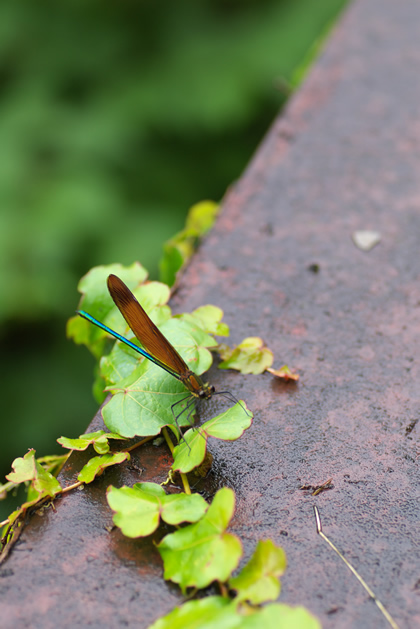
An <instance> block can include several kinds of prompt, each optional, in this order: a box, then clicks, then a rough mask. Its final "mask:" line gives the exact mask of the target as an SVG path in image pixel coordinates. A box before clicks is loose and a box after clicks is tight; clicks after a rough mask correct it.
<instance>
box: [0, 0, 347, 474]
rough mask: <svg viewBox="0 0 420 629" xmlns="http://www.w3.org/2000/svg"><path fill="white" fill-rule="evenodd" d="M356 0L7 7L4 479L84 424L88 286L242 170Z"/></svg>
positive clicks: (0, 179)
mask: <svg viewBox="0 0 420 629" xmlns="http://www.w3.org/2000/svg"><path fill="white" fill-rule="evenodd" d="M344 4H345V0H316V1H314V0H259V2H255V1H251V0H202V1H201V2H193V1H191V0H177V1H176V2H173V1H166V2H165V1H159V0H154V1H149V0H143V1H142V0H137V1H134V0H126V1H125V2H111V1H110V0H61V1H60V2H56V1H55V0H38V1H37V2H34V1H33V0H20V1H19V2H3V3H1V4H0V326H1V327H0V344H1V368H2V385H3V404H2V414H1V427H2V433H1V434H2V438H1V441H0V461H1V465H0V468H1V469H0V472H1V474H2V477H3V475H4V474H5V473H7V472H8V471H9V470H10V463H11V461H12V459H13V458H14V457H16V456H20V455H23V454H24V453H25V451H26V450H27V448H28V447H35V448H36V449H37V451H38V454H39V455H42V454H46V453H51V452H54V451H59V448H58V446H57V444H55V439H56V438H57V437H58V436H60V435H66V436H71V437H75V436H77V435H79V434H80V433H81V432H83V431H84V429H85V428H86V426H87V425H88V423H89V421H90V419H91V416H92V415H93V413H94V412H95V411H96V404H95V402H94V401H93V397H92V395H91V390H90V387H91V383H92V367H93V359H92V358H91V357H90V356H89V355H88V354H87V352H86V350H84V349H82V348H80V347H75V346H73V345H72V344H71V343H70V342H68V341H67V340H66V338H65V323H66V320H67V318H68V317H70V316H72V314H73V313H74V310H75V308H76V306H77V302H78V295H77V292H76V286H77V282H78V280H79V278H80V277H81V276H82V275H83V274H84V273H86V272H87V271H88V270H89V268H90V267H92V266H94V265H97V264H107V263H111V262H122V263H124V264H128V263H131V262H132V261H134V260H139V261H140V262H141V263H142V264H143V265H144V266H146V268H148V269H149V270H150V271H151V275H152V277H155V278H156V277H157V268H158V261H159V258H160V255H161V247H162V243H163V242H164V241H165V240H166V239H168V238H169V237H170V236H172V235H173V234H174V233H175V232H176V231H178V230H180V229H181V228H182V226H183V223H184V219H185V215H186V212H187V210H188V208H189V207H190V206H191V205H193V204H194V203H196V202H197V201H200V200H201V199H206V198H209V199H214V200H219V199H220V198H221V197H222V196H223V194H224V192H225V190H226V188H227V187H228V186H229V184H230V183H231V182H232V181H233V180H234V179H236V178H238V177H239V176H240V174H241V171H242V170H243V169H244V167H245V165H246V163H247V161H248V160H249V159H250V157H251V155H252V154H253V152H254V151H255V148H256V146H257V144H258V143H259V142H260V141H261V139H262V137H263V135H264V133H265V132H266V130H267V129H268V127H269V125H270V123H271V121H272V120H273V118H274V117H275V115H276V114H277V112H278V110H279V109H280V107H281V106H282V105H283V103H284V102H285V100H286V97H287V96H288V94H289V93H290V91H292V90H293V89H294V87H295V86H296V83H297V82H298V78H299V79H300V77H301V76H302V75H303V70H304V69H306V67H307V66H308V60H309V58H310V57H311V54H312V52H313V51H314V50H315V49H316V48H317V42H319V40H320V39H322V38H323V37H324V36H325V34H326V32H327V30H328V28H329V26H330V25H331V23H332V21H333V20H334V19H335V18H336V16H337V14H338V12H339V11H340V9H341V8H342V7H343V5H344Z"/></svg>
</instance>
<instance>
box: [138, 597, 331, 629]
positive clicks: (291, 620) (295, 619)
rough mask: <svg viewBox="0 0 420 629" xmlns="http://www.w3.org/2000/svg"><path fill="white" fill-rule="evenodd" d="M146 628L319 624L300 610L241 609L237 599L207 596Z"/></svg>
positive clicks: (283, 628) (316, 627)
mask: <svg viewBox="0 0 420 629" xmlns="http://www.w3.org/2000/svg"><path fill="white" fill-rule="evenodd" d="M149 629H321V624H320V623H319V621H318V620H317V619H316V618H315V617H314V616H312V614H310V613H309V612H308V611H307V610H306V609H304V608H303V607H289V606H288V605H283V604H280V603H274V604H270V605H267V606H265V607H264V608H263V609H258V608H257V609H255V608H254V609H253V608H251V607H249V606H247V607H244V608H241V607H240V606H238V604H237V601H236V600H234V601H230V600H229V599H228V598H225V597H223V596H207V597H206V598H202V599H201V600H198V601H188V602H187V603H184V605H181V606H179V607H175V609H173V610H172V611H171V612H170V613H169V614H168V615H167V616H164V617H163V618H159V619H158V620H156V622H154V623H153V624H152V625H150V627H149Z"/></svg>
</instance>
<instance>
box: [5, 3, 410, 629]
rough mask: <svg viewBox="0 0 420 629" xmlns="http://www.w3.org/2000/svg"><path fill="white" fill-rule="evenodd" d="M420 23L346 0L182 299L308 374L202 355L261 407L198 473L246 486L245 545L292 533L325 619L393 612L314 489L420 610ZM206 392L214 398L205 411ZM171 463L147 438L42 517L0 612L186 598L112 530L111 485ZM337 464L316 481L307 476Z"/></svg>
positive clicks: (377, 572) (111, 611)
mask: <svg viewBox="0 0 420 629" xmlns="http://www.w3.org/2000/svg"><path fill="white" fill-rule="evenodd" d="M419 23H420V4H419V3H418V2H416V1H415V0H406V2H404V3H397V2H395V1H394V0H359V1H358V2H356V3H355V4H354V5H353V6H352V7H351V9H350V10H349V12H348V14H347V15H346V16H345V17H344V19H343V20H342V23H341V24H340V26H339V27H338V29H336V31H335V33H334V35H333V36H332V38H331V39H330V41H329V42H328V44H327V47H326V52H325V53H324V55H323V56H322V58H321V59H320V60H319V61H318V62H317V64H316V66H315V68H314V69H313V71H312V72H311V75H310V76H309V78H308V80H307V81H306V83H305V84H304V86H303V87H302V89H301V90H300V91H299V93H298V94H297V95H296V96H295V97H294V98H293V100H292V102H291V104H290V106H289V108H288V110H287V111H286V113H285V114H284V115H283V116H281V117H280V118H279V119H278V121H277V122H276V123H275V125H274V127H273V128H272V129H271V131H270V133H269V135H268V137H267V138H266V140H265V142H264V143H263V145H262V147H261V148H260V150H259V152H258V154H257V156H256V158H255V159H254V161H253V162H252V163H251V165H250V167H249V168H248V170H247V172H246V173H245V175H244V177H243V178H242V179H241V181H240V182H239V183H238V184H237V185H236V186H235V187H234V188H233V189H232V190H231V192H230V193H229V195H228V197H227V199H226V201H225V204H224V210H223V213H222V215H221V217H220V219H219V221H218V223H217V225H216V227H215V229H214V230H213V231H212V232H211V234H210V236H209V237H208V238H207V239H206V241H205V242H204V243H203V246H202V247H201V249H200V251H199V253H198V254H197V255H196V256H195V259H194V261H193V263H192V264H191V265H190V266H189V268H188V270H187V272H186V274H185V276H184V278H183V280H182V283H181V287H180V289H179V290H178V292H177V294H176V296H175V298H174V299H173V305H174V307H175V309H177V310H178V311H183V310H189V309H192V308H194V307H197V306H198V305H201V304H204V303H213V304H217V305H219V306H221V307H222V308H223V309H224V311H225V319H226V321H227V322H228V323H229V324H230V326H231V339H230V340H231V341H232V342H233V343H239V342H240V341H241V340H242V339H243V338H244V337H246V336H261V337H263V338H264V339H265V341H266V342H267V344H268V345H269V346H270V347H271V348H272V349H273V351H274V354H275V357H276V366H280V365H282V364H283V363H285V362H287V363H288V364H289V366H290V367H293V368H295V369H296V370H297V371H298V372H299V373H300V375H301V380H300V382H299V383H298V384H297V385H295V384H293V383H289V384H285V383H282V382H279V381H276V380H275V379H274V378H273V377H272V376H270V375H269V374H265V375H263V376H258V377H256V376H242V375H240V374H237V373H233V372H221V371H218V370H217V369H216V368H215V367H213V368H212V369H211V371H210V374H209V377H210V378H211V381H212V382H213V383H214V384H215V386H216V387H217V388H219V389H220V388H223V389H229V390H230V391H232V392H233V393H234V395H235V396H237V397H242V398H244V399H245V400H246V401H247V403H248V404H249V406H250V408H252V410H253V411H254V413H255V420H254V424H253V426H252V427H251V429H250V430H248V431H247V432H246V433H245V434H244V436H243V437H242V438H241V439H240V440H239V441H237V442H235V443H223V442H218V441H216V440H214V442H213V443H212V444H211V451H212V453H213V456H214V463H213V468H212V470H211V472H210V474H209V476H208V478H207V479H206V480H205V481H204V488H205V489H206V490H207V491H208V493H209V494H210V495H211V494H213V493H214V491H215V490H216V489H217V488H219V487H221V486H225V485H227V486H230V487H232V488H233V489H234V490H235V492H236V495H237V508H236V513H235V516H234V521H233V525H232V531H233V532H234V533H236V534H238V535H239V536H240V537H241V538H242V540H243V542H244V549H245V555H246V557H249V555H250V554H251V552H252V550H253V548H254V546H255V544H256V542H257V540H258V539H261V538H271V539H273V540H274V541H275V542H277V543H279V544H281V545H282V546H283V547H284V548H285V550H286V553H287V556H288V562H289V567H288V570H287V572H286V574H285V576H284V577H283V579H282V594H281V600H282V601H284V602H287V603H290V604H304V605H306V606H307V607H308V608H309V609H310V610H311V611H312V612H313V613H315V614H316V615H317V616H318V617H319V618H320V620H321V621H322V624H323V626H324V627H326V628H329V627H331V628H332V627H340V628H341V627H343V628H347V627H348V628H350V627H351V628H356V627H357V628H358V629H360V628H365V627H366V628H371V627H386V626H388V625H387V623H386V621H385V619H384V618H383V617H382V616H381V614H380V612H379V611H378V609H377V607H376V606H375V605H374V604H373V602H372V601H371V600H369V598H368V596H367V594H366V592H365V591H364V590H363V589H362V588H361V586H360V584H359V583H358V582H357V581H356V580H355V578H354V577H353V576H352V575H351V573H350V572H349V570H348V569H347V568H346V566H345V565H344V564H343V563H342V562H341V560H340V559H339V558H338V557H337V556H336V555H335V554H333V553H332V551H331V550H330V549H329V547H328V546H327V545H326V544H325V542H323V541H322V539H321V538H320V537H319V536H318V535H317V533H316V527H315V519H314V515H313V505H314V504H316V505H317V506H318V508H319V510H320V514H321V519H322V523H323V527H324V532H325V534H326V535H328V536H329V537H330V538H331V539H332V541H333V542H334V543H335V544H336V545H337V546H338V548H339V549H340V550H342V551H343V553H344V554H345V556H346V558H347V559H348V560H349V561H350V562H351V563H352V564H353V565H354V567H355V568H356V569H357V570H358V571H359V572H360V574H361V575H362V577H363V578H364V579H365V581H367V583H368V584H369V585H370V587H371V588H372V589H373V590H374V592H375V593H376V594H377V596H378V597H379V599H380V600H381V601H382V602H383V603H384V604H385V606H386V607H387V608H388V610H389V611H390V613H391V614H392V615H393V616H394V618H395V620H396V621H397V622H398V623H399V624H400V626H401V627H413V628H414V627H417V626H420V543H419V530H420V526H419V519H420V518H419V516H420V507H419V475H418V467H417V466H418V436H419V429H420V422H419V423H417V421H418V418H419V413H420V386H419V381H420V256H419V250H420V107H419V103H420V88H419V78H418V68H419V67H420V39H419V38H418V24H419ZM361 229H374V230H377V231H379V232H380V233H381V242H380V243H379V244H378V245H377V246H376V247H375V248H374V249H372V250H371V251H369V252H366V251H361V250H359V249H357V248H356V246H355V245H354V244H353V242H352V238H351V236H352V233H353V232H354V231H356V230H361ZM209 405H211V410H213V411H214V410H215V409H216V408H218V407H219V406H220V407H222V406H223V402H222V401H221V400H219V399H217V398H215V399H214V401H213V400H211V401H210V402H209V404H208V405H207V406H203V412H202V414H201V418H202V419H206V416H207V415H208V413H210V409H209ZM98 422H100V419H99V418H96V419H95V420H94V422H93V425H91V426H90V427H89V429H90V430H92V429H94V428H95V427H96V426H97V425H98ZM82 463H83V456H77V457H74V458H73V462H72V466H69V467H68V468H67V469H66V470H65V473H64V475H65V477H66V479H67V481H68V483H70V482H71V481H72V480H73V479H74V477H75V475H76V473H77V469H79V468H80V467H81V465H82ZM169 463H170V461H169V458H168V456H167V454H166V452H165V450H164V448H161V449H159V448H158V449H156V448H154V447H153V446H147V447H146V448H144V449H142V450H141V451H140V452H138V453H136V454H135V455H134V456H133V461H132V462H131V464H129V465H125V466H120V467H119V468H118V469H115V470H109V471H107V472H106V473H105V474H104V475H103V477H101V478H100V479H98V480H97V481H96V482H94V483H93V484H92V485H90V486H89V487H86V488H85V489H84V490H83V491H75V492H74V493H73V494H72V495H66V496H64V497H63V498H61V499H59V500H57V502H56V510H55V511H53V510H51V509H50V510H47V511H46V512H44V513H43V514H42V515H35V516H34V517H33V518H32V519H31V521H30V523H29V524H28V526H27V528H26V530H25V532H24V534H23V535H22V538H21V540H20V541H19V543H18V545H17V547H16V548H15V549H14V551H13V552H12V553H11V556H10V557H9V558H8V560H7V562H6V563H5V564H4V565H3V566H2V567H1V569H0V577H1V579H0V618H1V625H2V627H11V626H14V627H20V626H32V627H41V626H42V627H43V628H45V629H48V628H49V627H53V626H54V627H55V626H60V627H70V626H72V627H73V626H76V625H79V626H89V627H117V626H121V625H128V626H136V627H147V626H148V624H149V623H150V622H151V621H152V620H153V619H155V618H156V617H158V616H160V615H162V614H163V613H165V612H167V611H169V610H170V609H172V607H173V606H174V605H175V604H177V603H179V602H181V601H182V600H183V598H182V596H181V595H180V593H179V590H178V589H177V588H176V587H175V586H173V585H171V584H166V583H164V582H163V580H162V566H161V562H160V559H159V556H158V554H157V552H156V551H155V549H154V547H153V544H152V543H151V542H150V540H146V541H141V540H139V541H132V540H126V539H124V538H123V536H122V535H121V534H120V533H119V532H118V530H112V531H111V532H108V530H107V528H106V527H108V526H109V525H110V524H111V517H112V516H111V513H110V511H109V509H108V507H107V506H106V501H105V496H104V494H105V489H106V487H107V486H108V485H109V484H111V483H113V484H121V483H126V484H132V483H133V482H136V481H137V480H155V481H158V482H159V481H162V480H164V478H165V477H166V471H167V469H168V467H169ZM136 466H137V467H136ZM330 478H332V483H333V488H332V489H329V490H328V491H324V492H322V493H320V494H319V495H317V496H315V497H314V496H312V495H311V494H310V492H309V491H307V490H306V491H305V490H301V489H300V487H301V486H302V485H308V484H312V485H318V484H322V483H323V482H325V481H327V480H328V479H330ZM164 532H165V531H164V530H161V531H160V532H159V534H158V535H157V536H156V537H155V538H154V539H155V541H156V539H158V537H159V536H161V535H163V534H164Z"/></svg>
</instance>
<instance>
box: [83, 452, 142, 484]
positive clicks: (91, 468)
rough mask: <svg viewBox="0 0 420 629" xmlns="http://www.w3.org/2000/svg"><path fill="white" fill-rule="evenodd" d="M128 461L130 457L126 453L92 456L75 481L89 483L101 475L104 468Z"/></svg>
mask: <svg viewBox="0 0 420 629" xmlns="http://www.w3.org/2000/svg"><path fill="white" fill-rule="evenodd" d="M129 460H130V455H129V453H128V452H116V453H115V454H104V455H102V456H94V457H93V458H91V459H90V460H89V461H88V462H87V463H86V465H84V466H83V467H82V469H81V471H80V473H79V475H78V477H77V480H78V481H80V482H81V483H91V482H92V481H93V480H94V479H95V478H96V476H100V474H102V472H103V471H104V469H105V468H107V467H110V466H111V465H117V464H119V463H123V462H124V461H129Z"/></svg>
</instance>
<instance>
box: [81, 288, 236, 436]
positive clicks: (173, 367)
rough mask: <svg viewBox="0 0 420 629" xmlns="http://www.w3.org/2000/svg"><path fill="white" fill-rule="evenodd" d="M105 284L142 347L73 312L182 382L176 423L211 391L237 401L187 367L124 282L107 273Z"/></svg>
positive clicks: (174, 406)
mask: <svg viewBox="0 0 420 629" xmlns="http://www.w3.org/2000/svg"><path fill="white" fill-rule="evenodd" d="M107 285H108V290H109V293H110V295H111V297H112V299H113V301H114V303H115V305H116V306H117V308H118V310H119V311H120V312H121V314H122V316H123V317H124V319H125V321H126V323H127V324H128V326H129V327H130V328H131V330H132V331H133V333H134V335H135V336H136V338H137V339H138V340H139V341H140V343H141V345H142V347H139V346H138V345H136V344H135V343H133V342H132V341H130V340H129V339H127V338H125V337H124V336H122V335H121V334H119V333H118V332H116V331H115V330H112V329H111V328H109V327H108V326H106V325H105V324H104V323H101V321H98V320H97V319H95V317H93V316H92V315H90V314H89V313H88V312H85V311H84V310H77V311H76V313H77V314H78V315H80V316H81V317H83V318H84V319H87V320H88V321H90V323H93V324H94V325H96V326H98V327H99V328H101V329H102V330H104V331H105V332H107V333H108V334H110V335H111V336H113V337H114V338H116V339H118V340H119V341H121V342H122V343H125V345H128V347H131V348H132V349H133V350H135V351H136V352H138V353H139V354H141V355H142V356H144V357H145V358H147V359H148V360H150V361H151V362H152V363H154V364H155V365H158V366H159V367H161V368H162V369H164V370H165V371H167V372H168V373H169V374H171V376H173V377H174V378H176V379H177V380H179V381H180V382H182V384H183V385H184V386H185V388H186V389H187V390H188V391H189V394H188V395H187V396H186V397H184V398H182V399H181V400H178V402H175V404H173V405H172V406H171V410H172V414H173V416H174V419H175V423H176V424H177V426H178V419H179V417H180V416H181V415H182V414H183V413H184V412H186V411H187V413H188V415H187V419H188V421H189V419H190V417H191V415H192V413H193V412H194V410H195V408H196V404H197V402H198V401H199V400H207V399H209V398H211V397H212V396H213V395H224V396H225V397H227V398H228V399H230V400H233V401H234V402H235V403H237V402H238V400H237V399H236V398H235V396H234V395H232V393H230V391H218V392H216V390H215V387H214V386H213V385H211V384H209V383H208V382H204V380H203V379H202V378H201V377H200V376H199V375H197V374H196V373H194V372H193V371H192V370H191V369H190V368H189V366H188V365H187V363H186V362H185V361H184V359H183V358H182V357H181V356H180V355H179V353H178V352H177V350H176V349H175V348H174V347H173V346H172V345H171V343H170V342H169V341H168V339H167V338H166V337H165V336H164V335H163V334H162V332H161V331H160V330H159V328H158V327H157V326H156V325H155V324H154V323H153V321H152V320H151V319H150V317H149V316H148V315H147V313H146V312H145V310H144V309H143V308H142V306H141V305H140V304H139V302H138V301H137V299H136V298H135V297H134V295H133V293H132V292H131V290H130V289H129V288H128V286H126V285H125V284H124V282H123V281H122V280H121V279H120V278H119V277H117V276H116V275H109V276H108V280H107ZM186 400H188V402H187V404H186V405H185V407H183V408H182V410H181V412H180V413H178V415H176V414H175V410H174V409H175V408H176V406H177V405H178V404H181V403H182V402H185V401H186ZM244 410H245V409H244ZM245 412H246V411H245ZM178 427H179V426H178Z"/></svg>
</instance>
